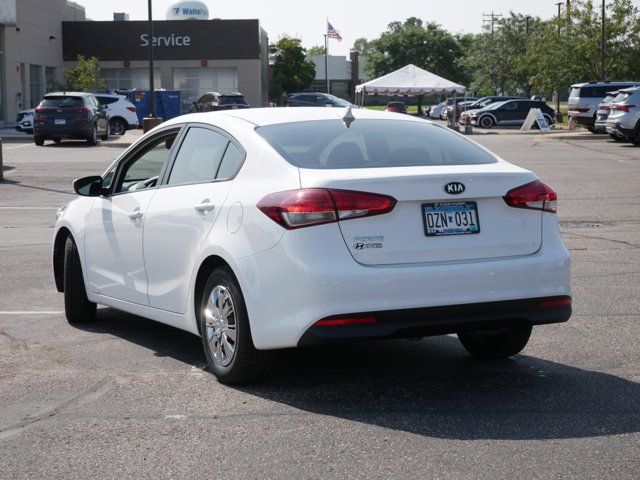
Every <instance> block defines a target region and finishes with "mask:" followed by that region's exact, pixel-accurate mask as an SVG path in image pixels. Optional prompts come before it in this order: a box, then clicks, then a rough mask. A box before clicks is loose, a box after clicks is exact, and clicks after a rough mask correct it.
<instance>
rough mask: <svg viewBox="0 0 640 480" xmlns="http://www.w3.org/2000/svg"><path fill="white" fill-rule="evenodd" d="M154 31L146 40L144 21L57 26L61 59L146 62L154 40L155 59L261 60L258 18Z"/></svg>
mask: <svg viewBox="0 0 640 480" xmlns="http://www.w3.org/2000/svg"><path fill="white" fill-rule="evenodd" d="M153 30H154V35H153V38H152V39H151V38H149V33H148V23H147V22H62V51H63V57H64V60H65V61H74V60H76V59H77V58H78V55H84V56H85V57H98V59H99V60H101V61H113V60H116V61H118V60H146V59H147V58H149V43H150V42H153V46H154V50H153V54H154V58H155V59H156V60H203V59H209V60H217V59H220V60H235V59H258V58H260V27H259V23H258V20H198V21H193V20H164V21H155V22H153Z"/></svg>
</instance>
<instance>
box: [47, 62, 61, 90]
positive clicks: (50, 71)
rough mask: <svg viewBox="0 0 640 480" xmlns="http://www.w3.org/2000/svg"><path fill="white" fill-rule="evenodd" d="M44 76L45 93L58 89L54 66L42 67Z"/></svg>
mask: <svg viewBox="0 0 640 480" xmlns="http://www.w3.org/2000/svg"><path fill="white" fill-rule="evenodd" d="M44 78H45V82H46V85H45V88H46V89H47V93H48V92H53V91H54V90H58V88H57V87H58V78H57V72H56V67H44Z"/></svg>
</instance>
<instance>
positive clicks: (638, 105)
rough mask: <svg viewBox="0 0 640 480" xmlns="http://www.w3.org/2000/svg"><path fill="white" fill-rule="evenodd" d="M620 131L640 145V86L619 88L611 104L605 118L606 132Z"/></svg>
mask: <svg viewBox="0 0 640 480" xmlns="http://www.w3.org/2000/svg"><path fill="white" fill-rule="evenodd" d="M617 132H619V133H621V134H622V135H624V137H625V138H627V139H628V140H629V141H630V142H632V143H634V144H635V145H640V88H638V87H636V88H626V89H624V90H620V93H619V95H618V96H617V97H616V98H615V100H614V103H612V104H611V113H610V114H609V118H607V133H609V134H614V133H617Z"/></svg>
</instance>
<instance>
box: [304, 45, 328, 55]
mask: <svg viewBox="0 0 640 480" xmlns="http://www.w3.org/2000/svg"><path fill="white" fill-rule="evenodd" d="M324 52H325V49H324V46H323V45H314V46H313V47H310V48H308V49H307V55H309V56H310V57H317V56H318V55H324Z"/></svg>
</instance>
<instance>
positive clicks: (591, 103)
mask: <svg viewBox="0 0 640 480" xmlns="http://www.w3.org/2000/svg"><path fill="white" fill-rule="evenodd" d="M637 86H640V82H588V83H577V84H575V85H571V93H570V94H569V117H573V121H574V122H575V123H577V124H578V125H582V126H584V127H586V128H587V130H589V131H590V132H592V133H596V129H595V123H596V112H597V111H598V105H599V104H600V102H601V101H602V99H603V98H604V97H606V96H607V93H608V92H613V91H615V90H621V89H623V88H630V87H637Z"/></svg>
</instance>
